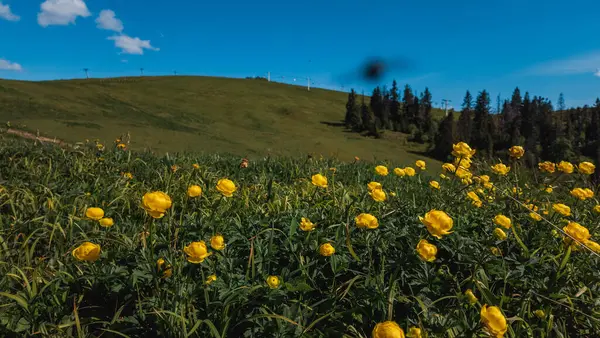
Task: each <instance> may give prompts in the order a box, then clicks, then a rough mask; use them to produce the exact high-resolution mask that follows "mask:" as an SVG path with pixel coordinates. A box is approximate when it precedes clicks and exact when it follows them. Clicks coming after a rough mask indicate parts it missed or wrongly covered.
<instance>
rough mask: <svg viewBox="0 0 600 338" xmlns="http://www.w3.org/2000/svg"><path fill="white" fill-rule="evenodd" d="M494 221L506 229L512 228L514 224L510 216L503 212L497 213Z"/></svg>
mask: <svg viewBox="0 0 600 338" xmlns="http://www.w3.org/2000/svg"><path fill="white" fill-rule="evenodd" d="M494 223H495V224H496V225H499V226H501V227H503V228H505V229H510V227H511V226H512V222H511V220H510V218H508V217H506V216H504V215H502V214H498V215H496V217H494Z"/></svg>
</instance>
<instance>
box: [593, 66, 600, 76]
mask: <svg viewBox="0 0 600 338" xmlns="http://www.w3.org/2000/svg"><path fill="white" fill-rule="evenodd" d="M594 76H597V77H600V68H596V72H595V73H594Z"/></svg>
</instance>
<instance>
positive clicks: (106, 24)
mask: <svg viewBox="0 0 600 338" xmlns="http://www.w3.org/2000/svg"><path fill="white" fill-rule="evenodd" d="M96 24H97V25H96V27H98V28H100V29H106V30H109V31H114V32H118V33H121V32H122V31H123V22H122V21H121V20H119V19H117V17H116V15H115V12H114V11H112V10H110V9H103V10H102V11H101V12H100V15H98V18H97V19H96Z"/></svg>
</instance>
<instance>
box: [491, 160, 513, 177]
mask: <svg viewBox="0 0 600 338" xmlns="http://www.w3.org/2000/svg"><path fill="white" fill-rule="evenodd" d="M492 171H493V172H495V173H496V174H498V175H501V176H505V175H506V174H508V172H509V171H510V167H507V166H506V165H505V164H504V163H498V164H496V165H494V166H492Z"/></svg>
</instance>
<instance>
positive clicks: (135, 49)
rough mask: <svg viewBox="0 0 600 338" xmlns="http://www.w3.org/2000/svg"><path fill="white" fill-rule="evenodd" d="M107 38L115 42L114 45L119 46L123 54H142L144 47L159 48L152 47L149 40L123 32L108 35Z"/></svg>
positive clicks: (156, 49) (154, 49)
mask: <svg viewBox="0 0 600 338" xmlns="http://www.w3.org/2000/svg"><path fill="white" fill-rule="evenodd" d="M108 40H113V41H114V42H115V47H117V48H121V53H123V54H137V55H142V54H144V49H149V50H153V51H159V50H160V49H159V48H155V47H152V45H151V44H150V40H141V39H140V38H132V37H130V36H127V35H125V34H121V35H115V36H111V37H108Z"/></svg>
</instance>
